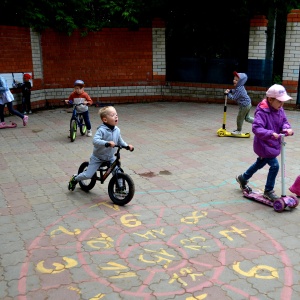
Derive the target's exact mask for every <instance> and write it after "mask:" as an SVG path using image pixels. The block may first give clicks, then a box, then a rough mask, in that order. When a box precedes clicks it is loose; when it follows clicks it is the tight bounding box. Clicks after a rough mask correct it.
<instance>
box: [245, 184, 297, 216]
mask: <svg viewBox="0 0 300 300" xmlns="http://www.w3.org/2000/svg"><path fill="white" fill-rule="evenodd" d="M243 195H244V197H246V198H248V199H251V200H255V201H257V202H260V203H263V204H266V205H268V206H271V207H273V208H274V210H275V211H277V212H282V211H283V210H284V209H285V208H286V207H289V208H295V207H296V206H298V204H299V200H298V199H297V197H294V196H281V197H280V198H279V199H276V200H275V201H274V202H273V201H270V200H268V199H266V198H264V196H263V192H262V191H260V190H258V191H250V192H249V190H247V189H245V190H243Z"/></svg>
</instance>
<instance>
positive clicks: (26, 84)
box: [14, 73, 32, 115]
mask: <svg viewBox="0 0 300 300" xmlns="http://www.w3.org/2000/svg"><path fill="white" fill-rule="evenodd" d="M30 79H31V75H30V74H28V73H25V74H24V75H23V82H22V83H20V82H18V81H15V84H14V86H15V87H16V88H21V91H22V110H23V114H24V115H26V114H27V112H28V113H29V114H31V113H32V111H31V99H30V98H31V88H32V86H31V82H30Z"/></svg>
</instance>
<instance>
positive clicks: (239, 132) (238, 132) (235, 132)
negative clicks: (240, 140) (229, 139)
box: [231, 129, 242, 134]
mask: <svg viewBox="0 0 300 300" xmlns="http://www.w3.org/2000/svg"><path fill="white" fill-rule="evenodd" d="M231 133H232V134H241V133H242V132H241V131H238V130H237V129H236V130H233V131H232V132H231Z"/></svg>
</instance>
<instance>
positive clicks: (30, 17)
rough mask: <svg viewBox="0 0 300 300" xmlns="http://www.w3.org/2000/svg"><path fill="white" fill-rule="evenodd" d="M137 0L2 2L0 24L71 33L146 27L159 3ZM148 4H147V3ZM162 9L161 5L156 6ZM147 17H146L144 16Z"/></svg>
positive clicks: (33, 0) (155, 0)
mask: <svg viewBox="0 0 300 300" xmlns="http://www.w3.org/2000/svg"><path fill="white" fill-rule="evenodd" d="M146 2H147V1H139V0H115V1H110V0H64V1H61V0H59V1H48V0H26V1H22V2H19V4H18V5H17V6H16V5H15V2H13V1H10V0H4V4H3V6H2V8H3V9H2V11H5V13H4V14H3V16H2V18H1V24H2V25H21V26H26V27H31V28H33V29H35V30H36V31H39V32H40V31H43V30H44V29H46V28H52V29H54V30H57V31H62V32H66V33H68V34H71V33H72V32H73V31H74V30H75V29H81V30H83V31H85V32H88V31H98V30H101V29H102V28H103V27H136V26H149V25H150V24H151V19H152V18H153V14H152V13H153V12H155V9H156V8H158V6H157V5H158V3H159V1H157V0H154V1H150V4H149V3H146ZM148 2H149V1H148ZM159 6H160V7H163V5H159ZM145 16H147V17H145Z"/></svg>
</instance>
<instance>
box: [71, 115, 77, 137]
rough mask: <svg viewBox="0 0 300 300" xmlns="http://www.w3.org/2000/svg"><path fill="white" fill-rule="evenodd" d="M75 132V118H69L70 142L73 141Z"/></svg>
mask: <svg viewBox="0 0 300 300" xmlns="http://www.w3.org/2000/svg"><path fill="white" fill-rule="evenodd" d="M76 133H77V123H76V120H71V123H70V138H71V142H74V141H75V139H76Z"/></svg>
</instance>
